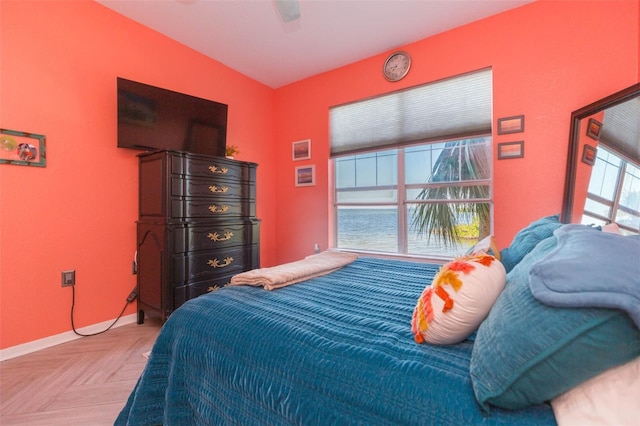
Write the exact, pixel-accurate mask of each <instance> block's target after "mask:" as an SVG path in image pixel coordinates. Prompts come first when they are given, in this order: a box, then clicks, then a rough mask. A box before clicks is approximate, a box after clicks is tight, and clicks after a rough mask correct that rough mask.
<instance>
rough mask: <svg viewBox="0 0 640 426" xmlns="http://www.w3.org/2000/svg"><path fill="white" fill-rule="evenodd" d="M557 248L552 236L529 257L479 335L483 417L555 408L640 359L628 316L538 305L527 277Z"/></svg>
mask: <svg viewBox="0 0 640 426" xmlns="http://www.w3.org/2000/svg"><path fill="white" fill-rule="evenodd" d="M593 232H598V231H595V230H594V231H593ZM557 244H558V242H557V238H556V237H554V236H551V237H549V238H547V239H545V240H543V241H541V242H540V243H538V245H537V246H536V247H535V248H534V249H533V250H532V251H531V253H529V254H528V255H526V256H524V258H523V259H522V261H521V262H520V263H518V264H517V265H516V266H515V267H514V268H513V270H512V271H511V272H510V273H509V274H508V275H507V286H506V287H505V290H504V291H503V292H502V294H501V295H500V296H499V297H498V300H497V301H496V303H495V305H494V306H493V308H492V309H491V312H490V313H489V316H488V317H487V318H486V319H485V321H484V322H483V323H482V324H481V325H480V327H479V329H478V333H477V336H476V340H475V344H474V347H473V352H472V355H471V366H470V374H471V382H472V385H473V391H474V393H475V396H476V399H477V400H478V402H479V403H480V405H481V406H482V408H483V409H484V410H485V411H489V405H490V404H492V405H495V406H498V407H502V408H507V409H520V408H524V407H526V406H529V405H535V404H540V403H543V402H545V401H549V400H551V399H552V398H554V397H556V396H557V395H559V394H561V393H563V392H566V391H567V390H569V389H571V388H573V387H575V386H576V385H578V384H580V383H582V382H584V381H585V380H587V379H589V378H591V377H593V376H595V375H597V374H599V373H601V372H603V371H604V370H606V369H609V368H611V367H614V366H617V365H621V364H623V363H625V362H627V361H630V360H632V359H634V358H635V357H637V356H638V355H640V330H638V329H637V328H636V327H635V326H634V323H633V322H632V321H631V319H630V318H629V316H628V315H626V314H625V313H624V312H622V311H618V310H614V309H597V308H580V309H574V308H553V307H549V306H546V305H543V304H541V303H540V302H538V301H537V300H536V299H535V298H534V297H533V295H532V294H531V290H530V287H529V272H530V270H531V268H532V267H533V265H535V264H536V263H538V262H539V261H540V260H541V259H543V258H544V257H545V256H546V255H547V254H548V253H549V252H551V251H552V250H553V249H554V248H555V247H556V246H557ZM585 261H587V262H588V259H586V260H585Z"/></svg>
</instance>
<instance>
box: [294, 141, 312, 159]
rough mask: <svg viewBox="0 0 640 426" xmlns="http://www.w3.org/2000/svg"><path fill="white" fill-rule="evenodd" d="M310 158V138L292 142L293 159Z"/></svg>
mask: <svg viewBox="0 0 640 426" xmlns="http://www.w3.org/2000/svg"><path fill="white" fill-rule="evenodd" d="M310 158H311V139H306V140H303V141H298V142H294V143H293V161H298V160H309V159H310Z"/></svg>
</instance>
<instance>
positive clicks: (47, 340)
mask: <svg viewBox="0 0 640 426" xmlns="http://www.w3.org/2000/svg"><path fill="white" fill-rule="evenodd" d="M114 320H115V318H114V319H112V320H109V321H103V322H101V323H98V324H93V325H88V326H86V327H82V328H79V329H78V332H79V333H82V334H92V333H98V332H100V331H102V330H104V329H106V328H107V327H109V326H110V325H111V323H113V321H114ZM137 320H138V315H137V314H131V315H125V316H123V317H121V318H120V319H119V320H118V322H116V324H115V325H114V326H113V328H116V327H121V326H123V325H127V324H131V323H134V322H136V321H137ZM80 337H82V336H78V335H77V334H76V333H74V332H73V331H67V332H65V333H60V334H56V335H54V336H49V337H44V338H42V339H38V340H34V341H31V342H27V343H23V344H21V345H16V346H11V347H10V348H6V349H2V350H0V361H6V360H8V359H11V358H15V357H18V356H21V355H26V354H29V353H32V352H36V351H39V350H42V349H46V348H50V347H51V346H56V345H59V344H61V343H67V342H70V341H72V340H76V339H79V338H80Z"/></svg>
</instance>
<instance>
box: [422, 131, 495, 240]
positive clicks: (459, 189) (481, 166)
mask: <svg viewBox="0 0 640 426" xmlns="http://www.w3.org/2000/svg"><path fill="white" fill-rule="evenodd" d="M490 165H491V158H490V149H489V147H488V146H487V144H486V141H485V140H484V139H469V140H462V141H455V142H447V143H445V146H444V149H443V150H442V152H441V153H440V155H439V156H438V158H437V160H436V162H435V164H434V166H433V170H431V176H430V177H429V179H428V183H429V184H430V185H429V186H428V187H426V188H424V189H423V190H422V191H420V193H419V194H418V196H417V197H416V199H417V200H425V201H428V200H468V199H471V200H473V199H486V198H488V196H489V188H488V186H485V185H478V184H474V183H473V181H474V180H477V179H488V178H489V176H490ZM440 182H442V183H444V185H438V183H440ZM452 183H454V185H452ZM455 183H459V185H456V184H455ZM464 220H466V221H467V222H474V223H477V224H478V225H477V226H478V238H479V239H481V238H484V237H486V236H487V235H489V232H490V228H489V204H488V203H477V202H461V203H457V202H448V203H447V202H445V203H438V202H436V203H421V204H418V205H417V207H416V209H415V210H414V212H413V218H412V221H411V226H412V228H413V229H415V231H416V232H417V234H418V235H420V234H423V235H426V237H427V240H431V238H432V237H435V238H436V240H438V241H439V242H441V243H443V244H444V246H445V247H450V246H456V245H457V244H458V243H460V240H461V235H460V229H459V227H458V226H457V225H458V224H460V223H461V222H463V221H464Z"/></svg>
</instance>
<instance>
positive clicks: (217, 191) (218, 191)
mask: <svg viewBox="0 0 640 426" xmlns="http://www.w3.org/2000/svg"><path fill="white" fill-rule="evenodd" d="M209 191H211V192H213V193H214V194H224V193H226V192H228V191H229V187H228V186H216V185H211V186H210V187H209Z"/></svg>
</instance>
